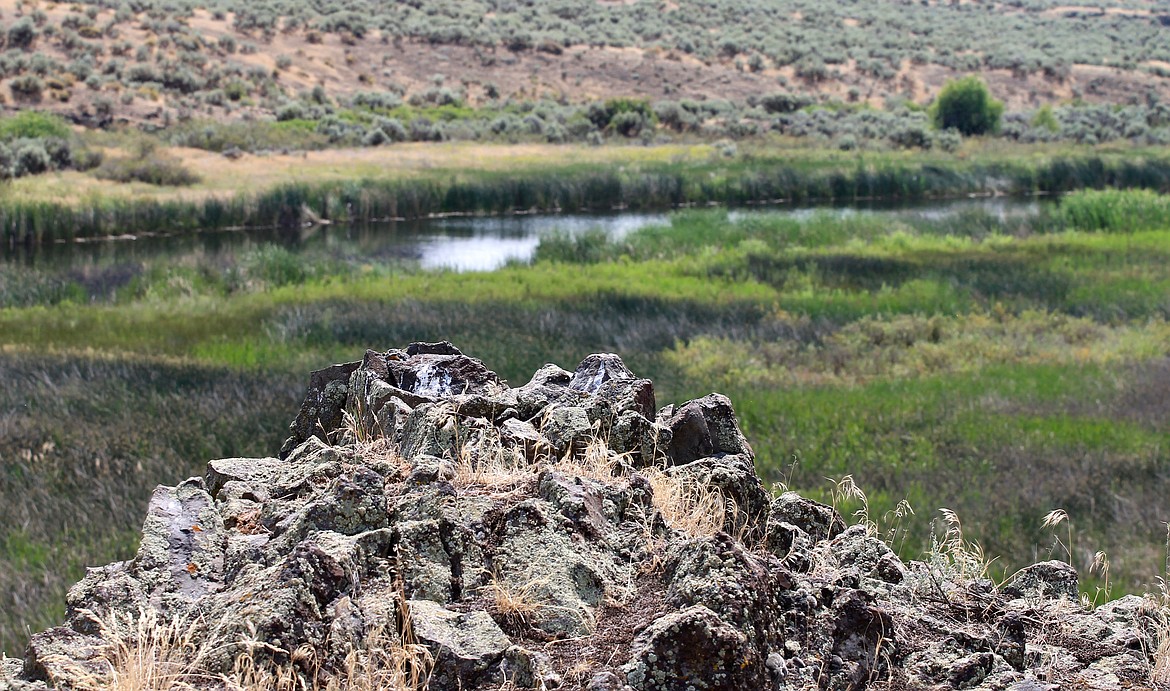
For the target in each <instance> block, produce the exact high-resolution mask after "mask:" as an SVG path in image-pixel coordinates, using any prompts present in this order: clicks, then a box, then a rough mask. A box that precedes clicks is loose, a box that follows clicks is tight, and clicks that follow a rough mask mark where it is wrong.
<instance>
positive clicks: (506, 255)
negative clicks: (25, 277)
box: [0, 197, 1041, 271]
mask: <svg viewBox="0 0 1170 691" xmlns="http://www.w3.org/2000/svg"><path fill="white" fill-rule="evenodd" d="M1040 204H1041V202H1038V201H1036V200H1034V199H1014V198H1004V197H996V198H978V199H962V200H948V201H941V202H939V201H935V202H925V203H922V202H920V203H912V204H890V203H884V204H873V205H852V206H820V207H800V208H796V207H784V206H774V207H757V208H752V209H737V210H733V211H731V212H730V213H729V216H730V218H731V220H732V221H737V220H739V219H742V218H745V217H749V216H751V215H754V214H762V213H768V214H788V215H791V216H793V217H795V218H807V217H811V216H812V215H813V214H816V213H831V214H835V215H840V216H848V215H851V214H856V213H861V212H866V213H877V214H890V215H891V216H905V215H912V216H918V217H921V218H928V219H933V220H941V219H945V218H947V217H948V216H954V215H957V214H960V213H964V212H968V211H982V212H984V213H988V214H991V215H997V216H1001V217H1003V216H1007V215H1028V214H1035V213H1036V212H1037V211H1038V210H1039V208H1040ZM668 220H669V217H668V214H666V213H632V212H631V213H622V212H617V213H609V214H563V215H561V214H548V215H510V216H464V217H447V218H432V219H424V220H419V221H401V222H394V223H377V224H365V225H321V226H315V227H312V228H307V229H304V230H301V231H292V232H288V231H273V230H252V231H207V232H202V233H182V234H175V235H165V234H159V235H150V236H143V237H137V238H134V237H128V236H124V237H121V238H116V239H102V240H91V241H82V242H69V243H57V244H52V245H48V246H44V247H37V248H33V249H25V248H20V247H18V248H16V249H15V250H12V251H6V252H3V253H0V265H3V264H8V263H17V264H21V265H24V266H27V267H29V268H36V269H40V270H43V271H72V270H92V269H103V270H107V271H108V270H111V269H115V268H117V267H119V266H122V265H132V264H140V263H143V262H151V263H157V262H159V261H165V262H176V263H182V262H186V261H195V260H199V261H206V260H212V261H214V260H215V259H216V258H219V257H222V258H223V259H225V260H230V259H231V258H233V257H236V256H238V255H242V254H246V253H249V252H254V251H256V250H261V249H264V248H265V247H266V246H270V245H277V246H281V247H284V248H286V249H289V250H292V251H294V252H305V253H311V254H315V255H321V256H326V257H337V258H341V259H345V260H347V261H352V260H353V259H355V258H361V259H364V260H366V261H369V262H377V263H389V262H395V261H399V262H402V263H404V264H416V265H417V266H419V267H421V268H423V269H428V270H439V269H446V270H453V271H492V270H495V269H498V268H500V267H502V266H504V265H505V264H507V263H508V262H526V261H529V260H530V259H531V258H532V256H533V254H534V253H535V251H536V246H537V245H538V244H539V243H540V239H541V238H542V237H546V236H548V235H550V234H553V233H569V234H581V233H585V232H590V231H597V230H600V231H602V232H605V233H606V234H607V235H609V236H610V237H612V238H615V239H616V238H621V237H623V236H625V235H627V234H629V233H631V232H633V231H635V230H638V229H639V228H643V227H645V226H648V225H654V224H665V223H667V222H668Z"/></svg>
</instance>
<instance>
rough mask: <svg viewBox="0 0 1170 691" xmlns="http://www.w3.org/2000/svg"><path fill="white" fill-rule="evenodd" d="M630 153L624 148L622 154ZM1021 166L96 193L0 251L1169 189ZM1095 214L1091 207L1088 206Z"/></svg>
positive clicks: (758, 159)
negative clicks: (327, 226) (719, 207)
mask: <svg viewBox="0 0 1170 691" xmlns="http://www.w3.org/2000/svg"><path fill="white" fill-rule="evenodd" d="M630 151H637V150H636V149H633V148H631V149H630ZM1036 151H1037V153H1036V155H1034V156H1031V157H1018V156H1017V157H1008V156H1004V155H1002V154H997V153H995V152H983V153H980V154H978V155H977V156H974V157H971V158H969V159H968V158H960V157H958V156H952V155H937V154H936V155H930V156H921V157H919V158H913V157H910V156H908V155H905V154H903V153H896V152H895V153H882V154H825V153H819V152H812V153H810V152H808V151H798V152H796V153H795V154H793V152H787V151H784V150H782V149H775V148H771V147H766V146H765V147H761V149H760V153H759V154H755V155H744V156H740V157H738V158H733V159H729V160H723V159H721V158H717V157H713V158H711V159H709V160H706V161H701V160H685V161H655V160H647V161H646V162H640V161H639V160H638V159H637V157H636V156H635V155H633V154H632V153H631V154H630V155H629V156H627V157H626V158H627V162H626V164H624V165H623V164H620V163H619V164H618V165H613V164H612V162H607V163H605V164H604V165H600V164H597V163H588V164H581V163H562V162H560V161H557V162H555V163H549V162H547V161H546V162H544V163H542V164H540V165H534V166H532V167H531V168H530V169H529V170H525V171H522V172H516V171H513V172H504V173H500V172H495V171H490V170H486V169H477V168H476V167H474V166H472V167H471V168H455V169H451V170H436V171H432V172H430V173H426V174H421V175H418V176H414V177H410V178H394V177H365V178H354V179H344V180H330V181H323V182H322V181H318V182H283V183H279V184H276V185H274V186H272V187H270V188H265V189H246V190H243V191H240V192H239V193H235V194H230V195H197V196H194V197H183V196H181V195H172V196H161V197H160V196H126V195H107V196H101V195H100V194H99V195H97V196H90V197H86V198H85V199H84V200H81V201H78V202H70V203H62V202H58V201H56V200H54V199H52V198H46V197H43V196H37V195H32V196H21V197H10V198H8V199H4V198H2V197H0V241H3V242H5V243H6V244H15V243H24V244H29V245H36V244H41V243H47V242H53V241H57V240H70V239H73V238H77V237H99V236H106V235H114V234H121V233H127V232H131V233H133V232H156V231H158V230H159V229H166V230H167V231H168V232H184V231H185V232H193V231H196V230H199V229H208V228H224V227H231V226H252V227H296V226H299V225H301V224H302V223H303V222H304V221H305V220H306V219H308V218H309V217H310V216H315V217H317V218H322V219H329V220H333V221H353V222H368V221H374V220H379V219H387V218H421V217H426V216H429V215H433V214H449V213H473V214H502V213H510V212H514V211H529V210H553V209H556V210H561V211H566V212H574V211H586V210H609V209H615V208H629V209H669V208H675V207H680V206H692V205H702V204H708V203H719V204H724V205H730V206H745V205H751V204H760V203H771V202H777V201H784V202H792V203H810V202H826V201H840V202H851V201H858V200H879V199H885V200H914V199H929V198H937V197H953V196H961V195H965V194H970V193H986V192H989V191H992V190H994V191H997V192H1010V193H1015V194H1033V193H1057V192H1064V191H1068V190H1074V189H1080V188H1084V187H1105V186H1112V187H1117V188H1134V187H1142V188H1151V189H1168V188H1170V159H1167V158H1166V156H1165V153H1164V152H1160V151H1156V150H1154V151H1145V150H1138V149H1134V150H1121V151H1108V150H1099V151H1094V150H1090V151H1078V150H1076V149H1059V148H1058V149H1053V150H1051V151H1044V150H1036ZM1094 205H1096V206H1101V204H1100V203H1099V202H1094V203H1090V204H1089V206H1094ZM1143 213H1144V212H1143Z"/></svg>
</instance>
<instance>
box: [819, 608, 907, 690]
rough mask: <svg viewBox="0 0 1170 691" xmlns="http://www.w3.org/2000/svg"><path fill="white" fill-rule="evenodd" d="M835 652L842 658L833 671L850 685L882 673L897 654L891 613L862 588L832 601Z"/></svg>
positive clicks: (860, 682) (863, 681)
mask: <svg viewBox="0 0 1170 691" xmlns="http://www.w3.org/2000/svg"><path fill="white" fill-rule="evenodd" d="M830 621H831V623H832V631H833V634H832V635H833V655H834V657H835V659H837V660H840V662H839V663H837V664H836V665H835V666H836V667H839V668H838V669H832V670H831V671H832V672H833V674H834V675H835V676H837V677H838V678H840V679H842V680H844V681H846V682H847V683H848V685H849V686H852V687H856V686H858V685H860V684H863V683H865V681H866V680H867V679H874V678H877V677H879V676H880V675H881V673H882V670H883V669H885V668H886V666H887V664H888V661H889V660H890V659H891V658H893V657H894V656H896V654H897V646H898V641H897V638H896V636H895V630H894V622H893V619H892V618H891V617H890V615H889V613H888V612H886V611H885V610H883V609H882V608H881V607H877V606H875V605H874V604H872V602H871V601H870V598H869V597H868V596H867V594H866V593H864V592H863V591H860V590H846V591H844V592H842V593H839V594H838V595H837V596H836V597H835V598H834V600H833V612H832V618H831V619H830Z"/></svg>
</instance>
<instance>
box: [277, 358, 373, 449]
mask: <svg viewBox="0 0 1170 691" xmlns="http://www.w3.org/2000/svg"><path fill="white" fill-rule="evenodd" d="M361 364H362V363H361V362H347V363H345V364H341V365H333V366H331V367H326V368H325V369H319V370H316V371H314V372H312V373H311V374H309V388H308V391H307V392H306V393H305V400H304V402H303V403H301V409H300V411H299V412H298V413H297V417H296V419H295V420H293V422H292V424H291V425H289V432H290V433H291V436H289V438H288V439H287V440H285V442H284V446H282V447H281V449H280V457H281V458H286V457H287V456H288V455H289V454H290V453H291V452H292V450H293V449H295V448H296V447H297V446H300V444H301V443H303V442H304V441H305V440H306V439H308V438H309V437H317V438H319V439H321V440H323V441H325V442H328V441H329V435H330V434H332V433H333V432H334V431H336V430H337V428H339V427H340V426H341V423H342V411H343V410H344V409H345V401H346V398H347V396H348V395H349V378H350V375H352V374H353V373H354V371H355V370H357V368H358V367H360V366H361Z"/></svg>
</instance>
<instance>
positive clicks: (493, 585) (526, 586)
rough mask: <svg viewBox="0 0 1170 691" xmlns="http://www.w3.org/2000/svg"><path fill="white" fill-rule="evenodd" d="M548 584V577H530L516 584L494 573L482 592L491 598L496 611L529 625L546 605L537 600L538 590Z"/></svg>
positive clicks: (508, 618) (518, 622)
mask: <svg viewBox="0 0 1170 691" xmlns="http://www.w3.org/2000/svg"><path fill="white" fill-rule="evenodd" d="M547 584H548V579H547V578H530V579H528V580H527V581H525V582H524V583H522V584H519V585H514V584H510V583H508V582H507V581H504V580H501V579H500V578H499V576H497V575H496V574H492V577H491V581H490V582H489V583H488V584H487V585H485V586H483V587H482V588H480V592H482V593H483V594H484V595H486V596H487V597H489V598H490V599H491V606H492V608H493V610H494V613H495V614H496V615H498V616H500V617H502V618H504V619H505V620H507V621H509V622H512V623H515V624H521V625H524V626H527V625H528V623H529V621H530V620H531V619H532V618H533V617H535V616H536V615H537V614H538V613H539V612H540V611H541V610H542V609H544V607H545V605H543V604H542V603H540V602H539V601H538V600H537V597H536V596H537V592H538V590H539V589H540V588H541V587H542V586H545V585H547Z"/></svg>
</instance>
